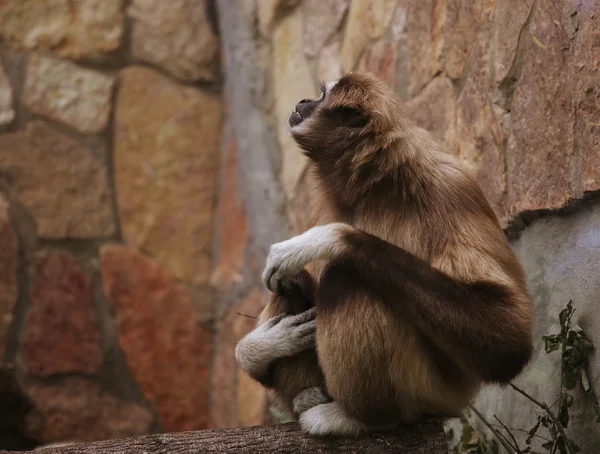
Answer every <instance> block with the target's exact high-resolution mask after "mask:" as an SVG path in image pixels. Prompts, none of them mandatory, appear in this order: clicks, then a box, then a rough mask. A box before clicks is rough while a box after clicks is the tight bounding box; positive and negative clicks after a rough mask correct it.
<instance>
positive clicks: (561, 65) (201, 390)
mask: <svg viewBox="0 0 600 454" xmlns="http://www.w3.org/2000/svg"><path fill="white" fill-rule="evenodd" d="M599 15H600V2H599V1H598V0H559V1H555V0H472V1H463V0H328V1H319V0H216V1H214V2H213V1H207V0H175V1H171V2H162V1H158V0H81V1H79V2H71V1H69V0H57V1H53V2H49V1H46V0H9V1H5V2H0V35H1V38H2V45H1V49H0V56H1V59H0V61H1V63H2V69H1V70H0V194H1V199H0V236H1V237H2V240H1V241H2V245H3V247H2V249H0V270H2V273H0V358H1V355H2V352H3V354H4V361H5V362H9V363H15V364H16V365H17V367H18V371H19V380H20V383H21V384H22V386H23V389H24V390H25V391H26V393H27V394H28V395H29V396H30V398H31V399H32V400H33V402H34V405H35V408H36V409H35V410H34V412H33V413H32V414H31V415H30V417H29V418H28V420H27V429H28V431H29V433H31V434H33V435H35V436H36V437H38V438H41V439H43V440H44V441H45V442H51V441H60V440H66V439H77V440H91V439H98V438H107V437H117V436H125V435H135V434H139V433H146V432H152V431H176V430H188V429H199V428H204V427H223V426H236V425H249V424H259V423H265V422H269V421H271V420H272V418H271V416H270V413H269V411H268V399H267V396H266V394H265V393H264V391H263V390H262V389H261V388H260V387H259V386H258V385H256V384H255V383H253V382H252V381H251V380H249V379H248V378H247V377H246V375H245V374H243V373H242V372H241V371H240V370H239V369H238V368H237V367H236V364H235V361H234V358H233V355H232V350H233V347H234V345H235V343H236V342H237V340H238V339H239V338H240V337H241V336H243V335H244V334H245V333H246V332H247V331H248V330H249V329H251V327H252V326H253V325H254V320H253V319H252V318H251V317H247V316H256V315H257V314H258V313H259V312H260V310H261V308H262V307H263V304H264V302H265V297H266V294H265V292H264V288H263V286H262V284H261V282H260V279H259V275H260V271H261V269H262V265H263V263H264V259H265V255H266V252H267V250H268V247H269V245H270V244H272V243H274V242H276V241H279V240H282V239H284V238H286V237H289V235H290V234H292V233H294V232H299V231H301V230H303V229H304V227H305V219H306V210H307V203H306V187H307V185H309V184H310V182H309V181H307V179H306V176H305V173H304V167H305V161H304V158H303V157H302V156H301V155H300V154H299V153H298V151H297V149H296V148H295V147H294V144H293V143H292V142H291V140H290V137H289V136H288V134H287V131H286V128H285V125H286V124H287V116H288V114H289V112H290V111H291V109H292V106H293V105H294V104H295V103H296V102H297V101H298V100H299V99H302V98H305V97H310V96H313V95H316V94H317V86H318V85H317V84H318V81H319V80H331V79H335V78H338V77H340V75H341V74H344V73H346V72H349V71H353V70H354V71H369V72H372V73H374V74H376V75H377V76H378V77H380V78H382V79H383V80H385V81H386V82H387V83H389V84H390V85H391V86H393V87H394V88H395V90H396V92H397V93H398V94H399V95H400V96H401V97H402V98H403V99H405V100H406V103H407V106H408V108H409V111H410V112H411V114H412V115H413V116H414V117H415V119H416V120H417V121H418V122H419V123H420V124H421V125H422V126H424V127H426V128H428V129H430V130H431V131H432V132H434V134H436V135H437V137H438V138H439V139H440V140H441V141H443V142H444V144H445V145H446V146H447V148H448V150H449V151H450V152H451V153H454V154H456V155H457V156H459V157H460V158H461V159H462V160H463V161H464V162H465V164H466V165H467V166H468V167H469V168H470V169H471V170H472V171H473V172H474V174H475V175H476V176H477V178H478V180H479V182H480V184H481V185H482V187H483V188H484V191H485V193H486V195H487V197H488V198H489V200H490V202H491V203H492V206H493V208H494V210H495V211H496V213H497V215H498V217H499V218H500V220H501V222H502V224H503V226H505V227H506V231H507V234H509V235H510V236H511V238H513V240H514V246H515V250H516V251H517V253H518V254H519V255H520V256H521V258H522V260H523V262H524V265H525V267H526V271H527V273H528V277H529V281H530V285H531V288H532V292H533V294H534V296H535V298H536V305H537V309H538V324H537V326H536V330H537V331H536V336H537V337H536V339H538V340H539V343H538V345H536V348H537V349H538V350H537V351H536V357H535V361H534V363H533V364H532V365H531V368H530V370H528V371H527V372H526V373H525V374H524V375H523V377H522V380H523V382H524V383H525V384H524V386H526V387H528V389H530V390H532V392H533V393H534V394H535V393H537V394H536V395H537V396H538V397H539V398H540V399H544V398H545V399H548V400H550V399H551V398H552V396H553V395H554V393H555V391H556V386H557V384H556V383H555V381H553V380H547V379H544V380H542V379H540V375H539V374H540V372H539V371H546V372H545V373H548V374H549V375H552V371H556V370H557V368H556V367H557V365H556V364H554V363H552V362H551V359H549V358H547V357H546V356H545V355H544V354H543V353H539V352H540V349H541V336H542V335H543V334H546V333H547V332H548V331H549V330H552V329H555V327H556V326H557V320H556V316H557V314H558V308H559V307H561V306H562V305H564V304H566V302H567V300H568V298H573V299H574V300H575V304H576V306H577V307H578V312H577V313H576V318H577V320H576V321H577V322H578V323H580V324H581V325H582V326H583V327H584V329H586V331H587V332H588V334H589V335H590V336H591V337H592V338H593V339H594V340H595V341H596V343H597V344H598V345H600V337H599V336H600V335H599V334H598V333H600V331H599V328H598V323H600V318H599V316H598V313H597V311H594V309H593V308H594V307H595V305H597V295H598V294H600V277H599V276H598V273H597V272H596V270H597V269H598V259H597V258H595V257H596V256H597V255H598V254H595V253H594V251H597V249H598V246H599V245H600V243H598V241H596V240H597V237H598V231H600V220H599V218H598V216H597V213H596V211H597V208H596V205H597V204H596V203H595V199H596V196H597V194H598V190H599V189H600V129H599V126H598V125H599V124H600V120H599V118H600V82H599V80H600V16H599ZM572 276H577V278H574V277H572ZM563 299H565V301H563ZM592 368H593V370H592V378H593V381H594V383H593V385H594V387H595V388H596V390H597V391H599V392H600V363H598V359H597V358H596V357H593V358H592ZM554 375H556V374H554ZM536 377H537V378H536ZM505 393H507V394H505ZM505 393H503V392H502V391H499V390H488V391H486V392H484V393H483V394H482V397H481V399H480V402H478V405H479V406H480V407H481V408H482V409H483V410H485V412H486V413H487V414H488V415H489V416H490V417H491V416H492V415H493V414H498V415H500V416H504V419H505V420H507V421H511V420H514V421H515V424H517V423H521V422H522V421H526V420H527V418H528V417H531V418H533V410H532V409H531V410H530V409H529V407H528V406H527V405H526V403H524V402H520V401H519V400H518V397H517V398H515V397H514V396H512V395H509V394H510V393H508V391H506V392H505ZM590 411H591V409H589V408H583V407H582V408H579V407H577V408H576V410H575V412H576V416H575V417H574V418H575V421H576V422H575V423H573V424H572V426H571V427H575V428H576V429H574V430H580V431H582V433H583V431H585V434H584V438H585V439H586V440H589V443H596V442H600V433H599V431H598V429H597V428H595V429H594V428H593V427H591V426H590V427H588V426H587V425H586V424H587V423H586V421H588V419H589V412H590ZM577 427H579V429H577ZM575 436H576V437H577V435H575ZM577 438H578V439H580V438H581V437H577ZM590 446H593V444H590ZM582 447H584V445H582ZM584 452H586V451H585V449H584Z"/></svg>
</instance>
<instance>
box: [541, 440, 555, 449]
mask: <svg viewBox="0 0 600 454" xmlns="http://www.w3.org/2000/svg"><path fill="white" fill-rule="evenodd" d="M552 446H554V442H553V441H547V442H546V443H544V444H543V445H542V448H544V449H545V450H547V451H550V449H552Z"/></svg>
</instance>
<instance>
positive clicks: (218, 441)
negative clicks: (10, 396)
mask: <svg viewBox="0 0 600 454" xmlns="http://www.w3.org/2000/svg"><path fill="white" fill-rule="evenodd" d="M29 452H31V451H29ZM42 452H43V453H44V454H59V453H60V454H100V453H101V454H117V453H119V454H123V453H127V454H142V453H144V454H159V453H160V454H163V453H169V454H200V453H202V454H211V453H215V454H216V453H219V454H221V453H225V454H226V453H231V454H251V453H252V454H254V453H261V454H271V453H272V454H275V453H277V454H287V453H298V452H302V453H327V454H329V453H356V452H368V453H373V454H391V453H398V452H410V453H415V454H446V453H447V452H448V447H447V444H446V440H445V437H444V431H443V427H442V423H441V421H439V420H436V419H429V420H424V421H420V422H418V423H416V424H411V425H407V426H403V427H401V428H399V429H397V430H395V431H392V432H386V433H376V434H370V435H364V436H361V437H355V438H352V437H326V438H316V437H311V436H308V435H306V434H304V433H303V432H301V431H300V429H299V426H298V424H297V423H288V424H279V425H274V426H256V427H239V428H233V429H215V430H203V431H197V432H180V433H169V434H156V435H145V436H142V437H133V438H126V439H122V440H107V441H100V442H94V443H85V444H74V445H69V446H61V447H55V448H48V449H44V450H43V451H42ZM38 453H39V451H37V452H36V454H38ZM0 454H8V451H0Z"/></svg>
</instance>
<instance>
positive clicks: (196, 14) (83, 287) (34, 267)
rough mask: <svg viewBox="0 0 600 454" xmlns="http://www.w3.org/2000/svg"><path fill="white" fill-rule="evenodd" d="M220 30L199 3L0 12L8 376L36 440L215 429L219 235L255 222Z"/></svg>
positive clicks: (148, 1) (41, 0)
mask: <svg viewBox="0 0 600 454" xmlns="http://www.w3.org/2000/svg"><path fill="white" fill-rule="evenodd" d="M217 28H218V26H217V23H216V19H215V10H214V5H212V4H211V3H210V2H207V1H205V0H202V1H196V0H174V1H170V2H164V1H158V0H130V1H124V0H81V1H78V2H73V1H70V0H57V1H52V2H50V1H46V0H15V1H7V2H0V36H1V38H2V45H1V49H0V56H1V58H0V150H1V151H0V237H1V240H0V241H1V243H2V245H1V246H0V363H1V362H2V359H4V362H6V363H12V364H16V366H17V370H18V372H19V382H20V384H21V386H22V387H23V390H24V392H25V393H26V394H27V395H28V397H29V398H30V399H31V400H32V403H33V405H34V407H35V408H34V411H33V412H32V413H30V414H29V416H28V418H27V421H26V428H25V429H26V432H27V434H28V435H30V436H32V437H34V438H35V439H37V440H40V441H43V442H53V441H62V440H80V441H87V440H96V439H103V438H113V437H124V436H131V435H136V434H144V433H148V432H153V431H161V430H162V431H180V430H189V429H202V428H205V427H208V426H209V425H210V424H211V419H210V418H211V413H210V393H209V386H210V377H211V366H212V362H213V355H214V351H215V349H214V328H213V324H214V320H215V291H214V289H213V287H212V286H211V276H212V275H213V270H214V267H215V264H214V261H215V250H214V249H215V244H216V242H217V238H218V237H219V235H217V234H216V232H220V234H221V235H222V233H223V232H227V233H225V235H227V237H229V236H231V235H232V234H233V233H232V232H231V229H232V228H233V229H237V227H236V226H234V224H236V223H238V222H240V223H243V222H245V214H244V212H243V209H242V208H241V207H240V201H239V200H238V199H236V197H237V195H238V188H237V186H236V181H237V173H238V168H237V159H236V157H235V155H234V154H232V153H231V144H230V143H229V142H226V144H225V148H223V144H222V135H223V116H224V114H223V112H224V108H223V97H222V94H221V92H222V75H221V64H220V58H219V57H220V55H219V47H220V44H219V38H218V30H217ZM222 167H223V168H225V169H226V170H225V171H224V172H222V171H221V169H222ZM236 210H237V211H236ZM240 232H241V230H239V229H238V230H236V231H235V232H234V233H235V235H237V236H238V240H237V241H239V243H235V241H234V242H226V245H225V247H223V248H220V249H221V254H220V257H221V261H220V263H219V264H218V273H216V274H217V275H218V276H220V278H219V279H218V280H220V281H221V282H226V281H227V280H231V279H234V280H235V279H236V276H237V274H236V273H237V272H238V267H239V266H241V265H240V264H238V261H239V260H240V254H243V251H244V242H245V241H247V234H246V239H244V237H243V236H242V237H240V236H239V235H238V234H239V233H240ZM240 247H241V252H240ZM241 258H242V259H243V256H242V257H241ZM0 449H1V447H0Z"/></svg>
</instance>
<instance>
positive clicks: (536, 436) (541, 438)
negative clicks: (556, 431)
mask: <svg viewBox="0 0 600 454" xmlns="http://www.w3.org/2000/svg"><path fill="white" fill-rule="evenodd" d="M496 419H497V418H496ZM490 424H491V423H490ZM492 426H494V427H503V428H504V429H506V430H512V431H515V432H523V433H525V434H529V431H528V430H525V429H517V428H516V427H506V426H504V425H501V426H497V425H496V424H492ZM533 438H539V439H540V440H544V441H552V440H550V439H549V438H546V437H542V436H541V435H538V434H535V435H534V436H533Z"/></svg>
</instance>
